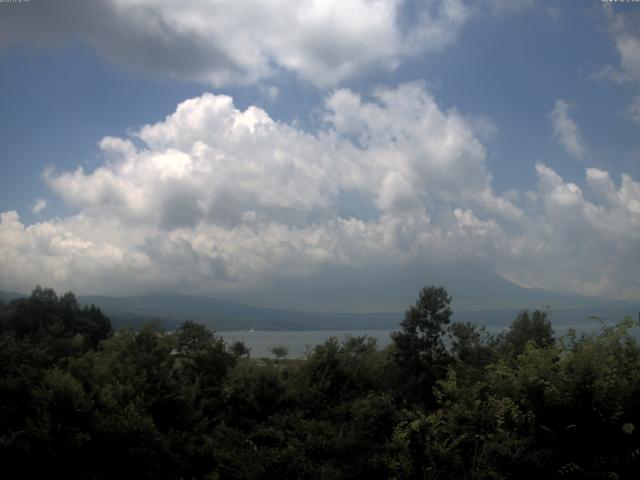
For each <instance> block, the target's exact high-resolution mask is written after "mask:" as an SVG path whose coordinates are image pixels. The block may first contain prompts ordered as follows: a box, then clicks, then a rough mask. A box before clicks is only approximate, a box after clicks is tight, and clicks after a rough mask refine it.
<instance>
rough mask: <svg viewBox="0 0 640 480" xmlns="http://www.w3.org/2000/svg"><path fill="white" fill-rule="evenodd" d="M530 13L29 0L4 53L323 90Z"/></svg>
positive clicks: (222, 0)
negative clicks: (79, 54) (56, 50)
mask: <svg viewBox="0 0 640 480" xmlns="http://www.w3.org/2000/svg"><path fill="white" fill-rule="evenodd" d="M529 6H531V2H530V1H529V0H510V1H509V2H505V1H503V0H486V1H481V2H473V3H472V2H465V1H463V0H424V1H420V2H416V1H413V0H309V1H299V0H270V1H264V0H243V1H238V0H188V1H173V0H171V1H169V0H101V1H99V2H95V1H86V0H56V1H49V0H31V1H30V2H29V3H28V5H26V4H25V5H18V6H11V7H7V8H3V10H2V15H0V47H2V46H5V45H16V44H18V45H19V44H23V45H24V44H26V45H38V46H50V45H57V44H61V43H64V42H66V41H70V40H76V41H80V42H84V43H88V44H89V45H91V46H92V47H94V48H95V49H96V50H97V51H98V52H99V53H100V54H101V55H102V56H103V57H105V58H106V59H108V60H109V61H111V62H113V63H115V64H117V65H120V66H122V67H125V68H128V69H131V70H134V71H138V72H145V73H147V74H149V75H152V76H159V77H160V78H166V76H167V75H170V76H173V77H174V78H179V79H185V80H190V81H197V82H203V83H206V84H209V85H214V86H222V85H230V84H239V83H244V84H249V83H253V82H257V81H262V80H268V79H270V78H274V77H276V76H277V75H278V74H279V73H281V72H282V71H287V72H291V73H293V74H294V75H297V76H298V77H300V78H302V79H304V80H306V81H310V82H311V83H313V84H315V85H317V86H320V87H324V86H330V85H335V84H337V83H339V82H340V81H342V80H343V79H345V78H348V77H351V76H353V75H358V74H362V73H366V72H367V71H370V70H372V69H383V70H390V69H394V68H395V67H396V66H398V64H399V63H400V62H402V61H403V60H404V59H406V58H411V57H414V56H416V55H419V54H422V53H424V52H428V51H437V50H440V49H442V48H444V47H445V46H446V45H448V44H450V43H451V42H453V41H454V40H455V39H456V37H457V36H458V33H459V31H460V30H461V29H462V28H463V27H464V26H465V25H466V24H467V23H468V22H469V20H470V19H472V18H474V17H477V16H479V15H482V14H483V13H484V12H494V13H512V12H515V11H519V10H522V8H523V7H524V8H527V7H529ZM13 7H15V8H13Z"/></svg>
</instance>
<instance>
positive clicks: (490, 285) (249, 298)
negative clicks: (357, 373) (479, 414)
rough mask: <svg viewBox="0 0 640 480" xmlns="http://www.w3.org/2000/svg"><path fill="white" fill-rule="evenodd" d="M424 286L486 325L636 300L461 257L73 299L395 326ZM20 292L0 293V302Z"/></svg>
mask: <svg viewBox="0 0 640 480" xmlns="http://www.w3.org/2000/svg"><path fill="white" fill-rule="evenodd" d="M424 285H437V286H439V285H443V286H445V287H446V289H447V291H448V292H449V293H450V294H451V296H452V297H453V302H452V309H453V312H454V320H457V321H471V322H475V323H480V324H484V325H487V326H492V327H502V326H506V325H508V324H509V323H510V322H511V321H512V320H513V319H514V318H515V316H516V315H517V313H518V312H519V311H521V310H523V309H529V310H534V309H548V310H550V311H551V318H552V321H553V323H554V324H555V325H557V326H559V327H562V328H564V329H566V328H567V327H570V326H574V327H576V328H578V329H585V328H594V327H597V326H598V323H597V322H596V321H594V320H590V319H589V317H591V316H597V317H600V318H602V319H603V320H605V321H607V322H615V321H618V320H620V319H622V318H623V317H624V316H627V315H629V316H632V317H634V318H635V317H636V316H637V315H638V312H639V311H640V302H624V301H617V300H609V299H598V298H593V297H583V296H579V295H565V294H559V293H553V292H548V291H546V290H543V289H528V288H523V287H521V286H519V285H516V284H514V283H512V282H510V281H508V280H506V279H505V278H503V277H501V276H500V275H497V274H496V273H494V272H492V271H490V270H488V269H486V268H482V267H479V266H474V265H469V264H447V265H410V266H403V267H388V266H380V267H373V268H368V269H354V268H350V267H332V268H326V269H325V270H322V271H320V272H318V273H316V274H314V275H309V276H306V277H304V278H299V277H285V276H281V277H274V278H271V279H270V281H269V282H268V283H267V284H266V285H262V286H261V287H260V288H253V289H250V288H245V289H242V290H237V291H234V292H231V293H229V292H227V293H226V294H225V295H226V297H227V298H226V299H220V298H213V297H209V296H195V295H183V294H177V293H154V294H146V295H138V296H130V297H108V296H79V297H78V299H79V301H80V302H81V303H82V304H85V305H89V304H94V305H97V306H99V307H100V308H101V309H102V310H103V311H104V312H105V313H107V314H108V315H109V316H110V318H111V320H112V323H113V324H114V326H115V327H119V326H122V325H140V324H142V323H143V322H145V321H147V320H148V319H159V320H161V321H162V322H163V323H164V324H165V326H166V327H167V328H174V327H175V326H177V325H178V324H179V323H180V322H182V321H184V320H188V319H193V320H196V321H198V322H201V323H205V324H207V325H210V326H212V327H213V328H215V329H218V330H233V329H251V328H254V329H259V330H361V329H362V330H366V329H396V328H398V324H399V322H400V321H401V320H402V318H403V314H404V311H405V310H406V309H407V308H408V307H409V306H410V305H412V304H414V303H415V301H416V299H417V296H418V293H419V291H420V289H421V288H422V287H423V286H424ZM20 295H21V294H18V293H9V292H0V298H1V299H4V300H5V301H7V300H11V299H12V298H16V297H19V296H20Z"/></svg>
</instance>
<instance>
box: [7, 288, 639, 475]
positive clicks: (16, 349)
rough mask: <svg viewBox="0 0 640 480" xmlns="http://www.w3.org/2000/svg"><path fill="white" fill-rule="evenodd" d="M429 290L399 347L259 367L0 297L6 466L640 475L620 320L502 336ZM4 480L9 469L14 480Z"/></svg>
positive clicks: (630, 353)
mask: <svg viewBox="0 0 640 480" xmlns="http://www.w3.org/2000/svg"><path fill="white" fill-rule="evenodd" d="M450 303H451V298H450V297H449V296H448V294H447V292H446V291H445V290H444V289H443V288H441V287H440V288H435V287H425V288H424V289H423V290H422V291H421V292H420V294H419V298H418V300H417V301H416V303H415V305H414V306H411V307H410V308H409V310H408V311H407V312H406V313H405V316H404V320H403V321H402V322H401V323H400V325H399V327H398V331H397V332H395V333H393V334H392V344H391V345H390V346H389V347H388V348H385V349H378V348H377V347H376V344H375V341H374V340H372V339H370V338H367V337H355V338H346V339H344V340H339V339H335V338H332V339H330V340H328V341H327V342H325V343H324V344H322V345H319V346H317V347H315V349H313V350H312V351H311V352H309V354H308V355H307V357H306V358H304V359H289V360H287V359H283V358H276V359H257V358H251V357H250V352H249V351H248V349H247V348H246V347H245V346H244V345H242V344H238V343H237V344H233V345H226V344H225V343H224V342H223V341H222V339H221V338H220V337H218V336H217V335H215V333H214V332H212V331H210V330H209V329H207V328H205V327H204V326H202V325H199V324H197V323H194V322H192V321H186V322H184V323H183V324H182V325H181V327H180V328H179V329H177V330H176V331H173V332H166V331H162V330H161V329H160V327H159V326H158V324H154V323H149V324H147V325H146V326H145V327H143V328H141V329H138V330H137V331H134V330H132V329H126V328H125V329H121V330H118V331H115V332H114V331H112V328H111V324H110V322H109V319H108V318H107V317H106V316H105V315H104V314H103V313H102V312H101V311H100V310H99V309H97V308H95V307H81V306H80V305H79V303H78V301H77V300H76V298H75V297H74V295H73V294H71V293H67V294H64V295H62V296H57V295H56V294H55V292H53V291H52V290H50V289H43V288H36V289H35V290H34V291H33V293H32V294H31V296H29V297H27V298H23V299H17V300H13V301H11V302H9V303H6V304H3V305H0V460H1V462H2V468H3V471H4V472H5V473H6V472H13V473H11V476H12V477H15V478H50V477H61V478H95V479H99V478H171V479H173V478H175V479H180V478H181V479H191V478H194V479H204V478H209V479H377V478H380V479H387V478H393V479H507V478H513V479H523V478H524V479H526V478H535V479H540V478H566V479H577V478H593V479H600V478H602V479H605V478H606V479H631V478H633V479H636V478H638V472H639V471H640V436H639V434H638V431H637V427H638V426H640V348H639V347H638V344H637V342H636V340H635V338H634V336H633V335H632V332H631V330H632V329H633V328H635V327H636V326H637V322H635V321H633V320H631V319H629V318H627V319H623V320H621V321H620V323H618V324H616V325H609V326H607V325H603V326H602V328H601V330H600V331H599V332H598V333H595V334H590V335H586V334H577V333H575V332H572V333H569V334H568V335H566V336H564V337H562V338H555V336H554V332H553V330H552V326H551V322H550V318H549V313H548V312H543V311H534V312H526V311H523V312H522V313H521V314H519V315H518V316H517V318H515V319H514V321H513V323H512V324H511V326H510V327H509V328H508V329H507V330H505V331H504V332H502V333H500V334H497V335H491V334H489V333H488V332H486V331H485V330H484V329H483V328H481V327H478V326H476V325H473V324H469V323H452V322H451V321H450V317H451V314H452V312H451V309H450ZM5 478H6V477H5Z"/></svg>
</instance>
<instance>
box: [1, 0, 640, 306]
mask: <svg viewBox="0 0 640 480" xmlns="http://www.w3.org/2000/svg"><path fill="white" fill-rule="evenodd" d="M0 112H1V114H0V162H1V168H2V175H1V176H0V182H1V183H0V187H1V188H0V212H1V213H0V289H2V290H11V291H22V292H26V291H29V290H31V289H32V288H33V286H34V285H36V284H42V285H47V286H51V287H54V288H55V289H56V290H60V291H63V290H68V289H71V290H73V291H74V292H76V293H80V294H110V295H126V294H132V293H144V292H153V291H176V292H183V293H198V294H207V295H212V296H223V297H224V296H225V294H229V295H231V294H232V293H233V292H239V291H243V290H246V291H249V290H254V291H255V290H256V289H260V288H263V287H265V288H266V287H267V286H271V287H272V288H273V285H279V284H283V285H284V284H287V282H283V281H281V280H282V279H283V278H285V279H288V280H287V281H288V282H289V283H290V281H291V279H293V281H296V282H297V281H299V282H304V281H305V279H311V278H313V279H316V280H314V281H317V279H318V278H322V279H323V280H322V281H323V282H325V283H328V284H330V283H331V282H332V277H331V275H336V273H335V272H336V271H345V269H351V270H353V271H361V272H368V271H372V269H375V271H376V272H379V273H378V274H379V275H384V273H380V272H384V269H385V268H388V269H390V271H391V270H393V271H394V272H398V270H402V268H404V267H406V268H407V269H408V270H409V269H410V268H413V266H415V265H430V264H442V263H445V264H446V263H447V262H456V263H457V264H460V263H468V264H469V265H479V266H482V267H486V268H488V269H490V270H492V271H494V272H496V273H498V274H499V275H501V276H503V277H504V278H506V279H509V280H510V281H513V282H515V283H517V284H518V285H521V286H525V287H537V288H543V289H546V290H550V291H554V292H561V293H577V294H581V295H590V296H599V297H604V298H617V299H627V300H640V276H639V275H638V273H637V271H638V266H639V265H640V2H602V1H600V0H576V1H570V0H567V1H546V2H545V1H541V2H534V1H529V0H478V1H475V2H471V1H464V0H446V1H445V0H423V1H419V0H339V1H338V0H335V1H334V0H322V1H321V0H315V1H313V0H310V1H299V0H295V1H294V0H273V1H264V0H262V1H255V0H246V1H238V0H233V1H226V0H215V1H205V0H188V1H183V2H173V1H168V0H153V1H152V0H104V1H101V2H86V1H82V0H59V1H56V2H47V1H43V0H40V1H38V0H29V1H24V0H23V1H22V2H2V3H0Z"/></svg>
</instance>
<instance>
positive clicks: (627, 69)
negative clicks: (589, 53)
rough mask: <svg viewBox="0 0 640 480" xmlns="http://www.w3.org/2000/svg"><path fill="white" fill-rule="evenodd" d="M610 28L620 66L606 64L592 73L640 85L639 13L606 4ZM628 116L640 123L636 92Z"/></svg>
mask: <svg viewBox="0 0 640 480" xmlns="http://www.w3.org/2000/svg"><path fill="white" fill-rule="evenodd" d="M604 9H605V14H606V16H607V20H608V23H609V30H610V32H611V35H612V37H613V40H614V42H615V46H616V50H617V51H618V55H619V57H620V67H619V68H615V67H613V66H611V65H606V66H605V67H603V68H602V69H601V70H600V71H598V72H596V73H594V74H592V75H591V78H593V79H596V80H603V79H604V80H609V81H612V82H615V83H625V82H632V83H635V84H636V85H637V86H640V28H638V25H640V21H639V20H640V16H639V15H638V14H637V13H635V14H634V13H631V14H626V15H622V14H617V13H615V10H614V9H613V8H612V7H611V5H606V4H604ZM627 114H628V117H629V118H630V119H631V120H632V121H634V122H636V123H638V124H640V95H638V94H636V95H635V96H634V97H633V98H632V99H631V103H630V105H629V107H628V108H627Z"/></svg>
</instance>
